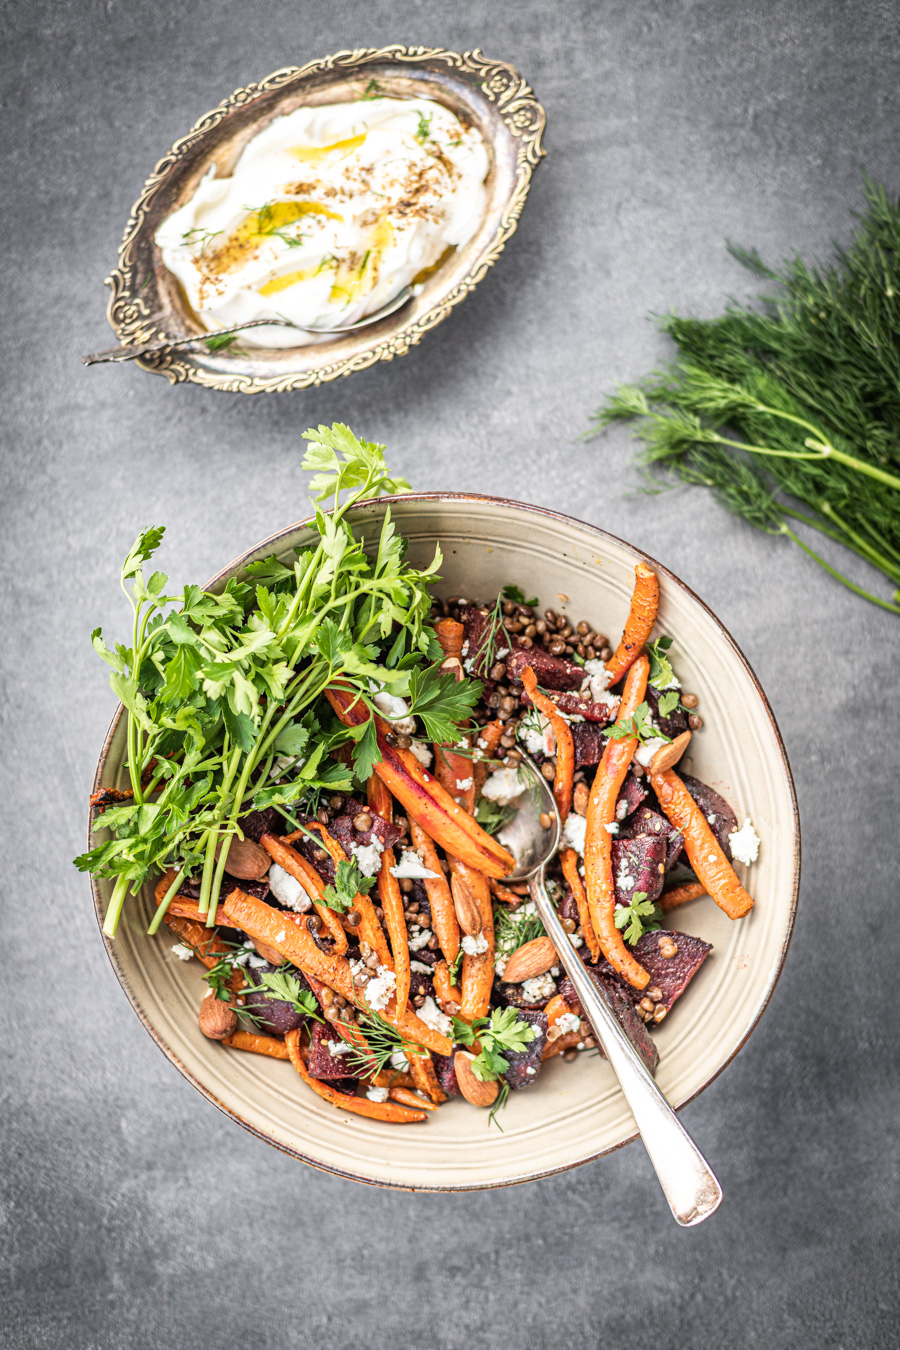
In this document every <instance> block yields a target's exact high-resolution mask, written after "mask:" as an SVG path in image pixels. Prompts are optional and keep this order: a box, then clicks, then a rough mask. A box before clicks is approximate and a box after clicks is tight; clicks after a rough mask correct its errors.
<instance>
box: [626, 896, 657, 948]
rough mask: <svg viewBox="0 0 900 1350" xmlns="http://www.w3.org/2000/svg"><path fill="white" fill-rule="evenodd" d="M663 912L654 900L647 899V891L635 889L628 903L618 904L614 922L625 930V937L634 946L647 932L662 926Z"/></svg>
mask: <svg viewBox="0 0 900 1350" xmlns="http://www.w3.org/2000/svg"><path fill="white" fill-rule="evenodd" d="M662 920H663V912H662V910H661V909H660V908H659V906H658V905H654V903H653V901H652V900H648V899H647V892H646V891H635V892H634V894H633V895H632V897H631V900H630V901H629V903H628V904H627V905H617V906H616V912H615V915H614V922H615V925H616V927H617V928H619V929H623V928H624V930H625V932H624V933H623V937H624V938H625V941H626V942H628V943H630V944H631V945H632V946H633V945H634V943H635V942H637V940H638V938H641V937H643V936H644V934H645V933H652V932H654V931H655V930H656V929H657V928H661V927H662Z"/></svg>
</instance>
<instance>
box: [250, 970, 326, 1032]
mask: <svg viewBox="0 0 900 1350" xmlns="http://www.w3.org/2000/svg"><path fill="white" fill-rule="evenodd" d="M244 992H245V993H250V994H265V995H266V996H267V997H268V998H274V999H278V1001H279V1002H281V1003H290V1005H291V1007H292V1008H293V1009H294V1012H296V1013H299V1014H300V1016H301V1017H313V1018H315V1020H316V1021H317V1022H322V1021H324V1018H322V1017H321V1016H320V1015H319V1002H318V999H317V998H316V996H315V994H313V993H312V991H311V990H309V989H304V988H303V986H302V985H301V983H300V981H299V980H298V979H297V977H296V975H292V974H291V973H290V971H288V970H264V971H263V972H262V974H261V975H260V976H259V984H250V983H249V981H248V984H247V986H246V988H245V990H244Z"/></svg>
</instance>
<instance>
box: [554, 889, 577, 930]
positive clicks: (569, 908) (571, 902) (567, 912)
mask: <svg viewBox="0 0 900 1350" xmlns="http://www.w3.org/2000/svg"><path fill="white" fill-rule="evenodd" d="M558 911H559V917H560V918H561V919H574V920H575V922H576V923H577V922H578V904H577V902H576V900H575V896H574V895H573V894H572V887H571V886H567V887H566V889H565V894H564V895H563V898H562V899H561V900H560V902H559V905H558Z"/></svg>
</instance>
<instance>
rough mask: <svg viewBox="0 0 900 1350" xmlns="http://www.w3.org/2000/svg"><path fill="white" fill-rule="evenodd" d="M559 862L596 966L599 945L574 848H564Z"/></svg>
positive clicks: (598, 957) (598, 958)
mask: <svg viewBox="0 0 900 1350" xmlns="http://www.w3.org/2000/svg"><path fill="white" fill-rule="evenodd" d="M559 861H560V862H561V863H562V870H563V876H564V877H565V879H566V881H567V882H568V883H569V885H570V886H571V888H572V894H573V895H574V897H575V903H576V905H577V906H578V922H579V923H580V924H581V931H582V933H583V934H584V940H585V942H586V943H587V947H588V951H589V952H590V954H591V960H592V961H593V962H594V964H595V965H596V963H597V962H598V961H599V960H600V943H599V942H598V941H597V934H596V933H595V932H594V923H593V920H592V919H591V907H590V905H589V904H588V898H587V892H586V891H585V889H584V882H583V881H582V879H581V874H580V873H579V871H578V854H577V853H576V852H575V850H574V848H564V849H562V851H561V852H560V855H559Z"/></svg>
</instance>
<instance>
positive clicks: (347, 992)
mask: <svg viewBox="0 0 900 1350" xmlns="http://www.w3.org/2000/svg"><path fill="white" fill-rule="evenodd" d="M224 908H225V912H226V913H227V915H228V917H229V919H230V920H231V925H232V927H234V928H241V929H243V931H244V932H245V933H246V934H247V936H248V937H250V938H259V939H261V940H262V941H263V942H266V943H268V944H269V946H271V947H274V948H275V950H276V951H279V952H281V955H282V956H284V957H286V958H287V960H288V961H290V962H291V964H292V965H295V966H297V967H298V968H299V969H300V970H302V971H303V972H304V973H306V972H309V973H310V974H312V975H314V976H315V977H316V979H318V980H321V981H322V982H323V984H327V985H328V987H329V988H330V989H333V990H334V991H335V993H337V994H341V995H343V997H344V998H345V999H346V1000H347V1002H348V1003H352V1004H353V1006H354V1007H356V1008H359V1009H360V1011H361V1012H369V1011H370V1009H369V1007H368V1006H367V1004H366V1002H365V999H364V997H363V993H362V991H361V990H359V989H357V988H356V986H355V985H354V983H353V977H352V973H351V970H350V963H349V962H348V960H347V958H346V957H344V956H338V955H337V954H336V953H334V952H322V951H320V950H319V948H318V947H317V946H316V944H315V943H314V942H313V940H312V938H311V937H310V935H309V933H308V932H307V930H306V927H305V925H301V924H299V923H295V922H293V921H292V917H291V916H290V915H288V914H285V913H284V912H283V911H282V910H280V909H274V908H273V907H272V905H267V904H266V903H265V901H264V900H257V899H256V897H255V896H252V895H246V894H245V893H244V892H243V891H238V890H234V891H232V892H231V894H230V895H229V896H228V897H227V898H226V900H225V905H224ZM379 1016H381V1017H383V1018H384V1020H385V1022H388V1023H389V1024H390V1025H391V1026H392V1027H396V1029H397V1030H398V1031H400V1032H402V1033H403V1035H404V1036H405V1037H406V1038H407V1040H410V1041H415V1043H416V1044H417V1045H424V1046H425V1049H426V1050H431V1051H433V1053H434V1054H436V1055H449V1054H450V1052H451V1050H452V1048H453V1047H452V1044H451V1042H450V1041H449V1039H448V1038H447V1037H446V1036H443V1035H442V1034H441V1033H440V1032H439V1031H433V1030H432V1028H431V1027H429V1026H426V1025H425V1023H424V1022H423V1021H421V1020H420V1018H418V1017H416V1015H415V1013H413V1012H411V1011H410V1009H409V1008H408V1007H407V1008H405V1009H403V1010H402V1011H400V1012H398V1011H397V1010H396V1009H395V1007H394V1001H393V999H392V1000H391V1002H390V1003H389V1004H388V1006H387V1007H386V1008H384V1009H382V1011H381V1012H380V1014H379Z"/></svg>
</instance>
